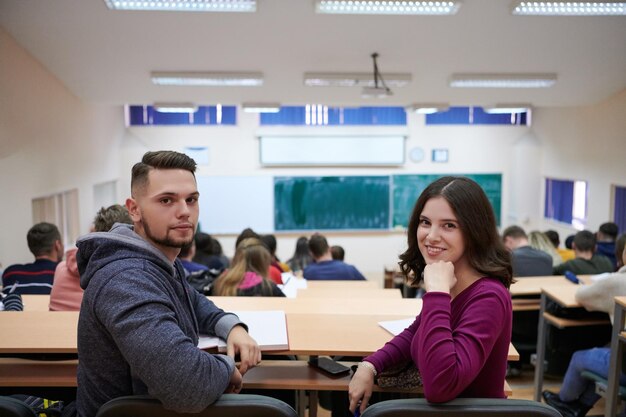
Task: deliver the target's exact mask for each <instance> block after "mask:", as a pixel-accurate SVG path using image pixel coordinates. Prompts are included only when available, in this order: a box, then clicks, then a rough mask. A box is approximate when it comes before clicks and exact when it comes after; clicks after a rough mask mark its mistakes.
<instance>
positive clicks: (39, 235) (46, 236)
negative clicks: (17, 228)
mask: <svg viewBox="0 0 626 417" xmlns="http://www.w3.org/2000/svg"><path fill="white" fill-rule="evenodd" d="M57 240H58V241H60V240H61V233H60V232H59V229H58V228H57V227H56V226H55V225H53V224H52V223H46V222H41V223H37V224H36V225H34V226H33V227H31V228H30V229H29V230H28V233H27V234H26V241H27V242H28V249H30V251H31V253H32V254H33V255H35V256H36V257H37V256H43V255H48V254H49V253H50V252H52V250H53V249H54V242H56V241H57Z"/></svg>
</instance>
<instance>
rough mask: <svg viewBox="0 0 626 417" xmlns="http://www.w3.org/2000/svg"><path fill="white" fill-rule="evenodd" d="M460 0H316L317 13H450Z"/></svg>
mask: <svg viewBox="0 0 626 417" xmlns="http://www.w3.org/2000/svg"><path fill="white" fill-rule="evenodd" d="M460 6H461V2H460V1H458V0H455V1H432V0H431V1H421V0H402V1H397V0H316V2H315V10H316V11H317V13H331V14H393V15H450V14H455V13H456V12H457V10H459V7H460Z"/></svg>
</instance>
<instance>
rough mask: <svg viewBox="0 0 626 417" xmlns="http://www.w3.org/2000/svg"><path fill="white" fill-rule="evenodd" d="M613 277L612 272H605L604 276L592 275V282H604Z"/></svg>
mask: <svg viewBox="0 0 626 417" xmlns="http://www.w3.org/2000/svg"><path fill="white" fill-rule="evenodd" d="M611 275H613V273H611V272H605V273H603V274H598V275H592V276H591V281H592V282H598V281H602V280H603V279H606V278H608V277H610V276H611Z"/></svg>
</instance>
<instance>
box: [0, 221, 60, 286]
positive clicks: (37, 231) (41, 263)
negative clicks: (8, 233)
mask: <svg viewBox="0 0 626 417" xmlns="http://www.w3.org/2000/svg"><path fill="white" fill-rule="evenodd" d="M26 241H27V242H28V249H29V250H30V252H31V253H32V254H33V255H34V256H35V262H33V263H30V264H23V265H21V264H15V265H11V266H9V267H8V268H7V269H5V270H4V272H3V274H2V286H3V292H4V293H5V294H7V293H8V292H9V291H10V292H14V293H16V294H50V291H51V290H52V283H53V282H54V270H55V269H56V267H57V265H58V263H59V262H60V261H61V259H63V243H61V233H59V229H57V227H56V226H55V225H53V224H51V223H46V222H42V223H37V224H36V225H34V226H33V227H31V228H30V229H29V230H28V233H27V234H26Z"/></svg>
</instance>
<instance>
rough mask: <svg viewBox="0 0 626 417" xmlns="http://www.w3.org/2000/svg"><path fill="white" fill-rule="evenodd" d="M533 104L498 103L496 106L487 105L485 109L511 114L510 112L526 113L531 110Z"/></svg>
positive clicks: (491, 112) (494, 112) (486, 110)
mask: <svg viewBox="0 0 626 417" xmlns="http://www.w3.org/2000/svg"><path fill="white" fill-rule="evenodd" d="M531 108H532V106H531V105H530V104H528V103H515V104H496V105H495V106H485V107H483V110H485V112H486V113H489V114H510V113H525V112H527V111H529V110H530V109H531Z"/></svg>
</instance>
